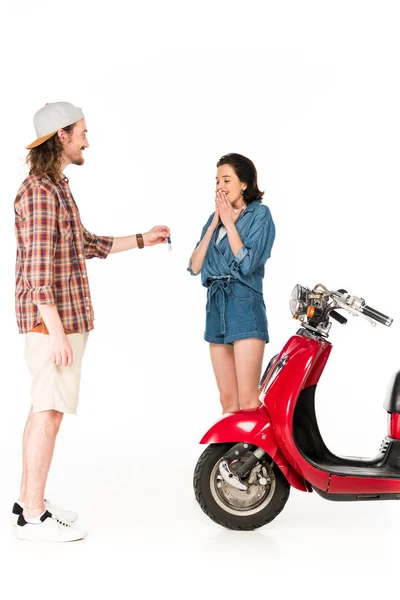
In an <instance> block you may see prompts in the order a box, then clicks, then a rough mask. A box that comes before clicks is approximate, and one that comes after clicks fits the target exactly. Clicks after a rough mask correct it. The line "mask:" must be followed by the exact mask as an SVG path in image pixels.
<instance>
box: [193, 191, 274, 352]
mask: <svg viewBox="0 0 400 600" xmlns="http://www.w3.org/2000/svg"><path fill="white" fill-rule="evenodd" d="M213 217H214V213H213V214H212V215H210V217H209V219H208V221H207V223H206V224H205V225H204V227H203V230H202V232H201V236H200V241H201V240H202V239H203V237H204V235H205V233H206V231H207V229H208V227H209V226H210V223H211V221H212V220H213ZM220 226H221V225H219V226H218V227H217V228H216V230H215V231H214V233H213V236H212V238H211V241H210V244H209V246H208V250H207V254H206V257H205V259H204V263H203V268H202V270H201V282H202V285H203V286H204V287H206V288H207V306H206V329H205V333H204V339H205V340H206V341H207V342H211V343H212V344H232V343H233V342H234V341H235V340H243V339H246V338H259V339H262V340H265V341H266V342H268V341H269V336H268V321H267V315H266V311H265V304H264V299H263V293H262V291H263V289H262V283H263V277H264V272H265V263H266V262H267V260H268V258H269V257H270V255H271V248H272V246H273V243H274V239H275V225H274V222H273V220H272V216H271V212H270V210H269V208H268V207H267V206H265V204H261V202H259V201H258V200H255V201H253V202H251V203H250V204H249V205H248V206H247V207H246V209H245V210H244V211H243V212H242V214H241V215H240V217H239V219H238V220H237V221H236V229H237V232H238V234H239V236H240V239H241V240H242V242H243V244H244V245H243V247H242V248H241V249H240V250H239V252H238V253H237V255H236V257H235V256H234V255H233V252H232V249H231V247H230V244H229V240H228V236H227V235H225V236H224V237H223V238H222V239H221V241H220V242H219V244H218V245H217V244H216V240H217V237H218V231H219V227H220ZM200 241H199V242H198V243H197V244H196V248H197V246H198V245H199V244H200ZM187 270H188V271H189V272H190V273H191V274H192V275H195V273H193V271H192V269H191V264H190V261H189V266H188V269H187Z"/></svg>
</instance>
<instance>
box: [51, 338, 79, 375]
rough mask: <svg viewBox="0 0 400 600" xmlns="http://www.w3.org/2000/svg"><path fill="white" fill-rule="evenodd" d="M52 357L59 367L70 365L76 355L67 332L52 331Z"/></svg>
mask: <svg viewBox="0 0 400 600" xmlns="http://www.w3.org/2000/svg"><path fill="white" fill-rule="evenodd" d="M49 337H50V358H51V360H52V362H53V363H54V364H56V365H57V367H70V366H71V365H72V363H73V360H74V357H73V352H72V348H71V344H70V343H69V340H68V338H67V336H66V335H65V333H53V334H52V333H50V335H49Z"/></svg>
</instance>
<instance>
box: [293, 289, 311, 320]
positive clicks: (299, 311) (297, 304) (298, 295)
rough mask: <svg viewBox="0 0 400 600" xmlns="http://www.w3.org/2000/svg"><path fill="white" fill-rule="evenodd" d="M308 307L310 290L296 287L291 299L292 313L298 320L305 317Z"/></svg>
mask: <svg viewBox="0 0 400 600" xmlns="http://www.w3.org/2000/svg"><path fill="white" fill-rule="evenodd" d="M307 307H308V289H307V288H305V287H303V286H302V285H295V286H294V288H293V291H292V295H291V297H290V312H291V313H292V315H293V316H294V317H295V318H296V319H298V318H299V317H300V316H302V315H305V314H306V312H307Z"/></svg>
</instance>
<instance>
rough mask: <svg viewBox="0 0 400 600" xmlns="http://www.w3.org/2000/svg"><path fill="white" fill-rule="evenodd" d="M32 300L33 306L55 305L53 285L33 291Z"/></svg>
mask: <svg viewBox="0 0 400 600" xmlns="http://www.w3.org/2000/svg"><path fill="white" fill-rule="evenodd" d="M31 300H32V302H33V304H55V303H56V296H55V293H54V288H53V286H52V285H44V286H42V287H38V288H33V289H31Z"/></svg>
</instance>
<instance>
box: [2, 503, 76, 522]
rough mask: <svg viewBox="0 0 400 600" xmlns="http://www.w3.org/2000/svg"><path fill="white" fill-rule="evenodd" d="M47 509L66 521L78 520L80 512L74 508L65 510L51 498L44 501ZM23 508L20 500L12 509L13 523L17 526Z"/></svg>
mask: <svg viewBox="0 0 400 600" xmlns="http://www.w3.org/2000/svg"><path fill="white" fill-rule="evenodd" d="M44 506H45V509H46V510H48V511H49V512H50V513H51V514H52V515H53V516H55V517H57V519H60V521H63V522H64V523H75V521H77V520H78V517H79V515H78V513H76V512H75V511H74V510H64V509H63V508H60V507H59V506H56V505H55V504H52V503H51V502H50V501H49V500H45V501H44ZM22 511H23V508H22V506H21V505H20V504H18V502H15V504H14V506H13V509H12V525H13V527H16V526H17V521H18V517H19V515H22Z"/></svg>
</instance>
